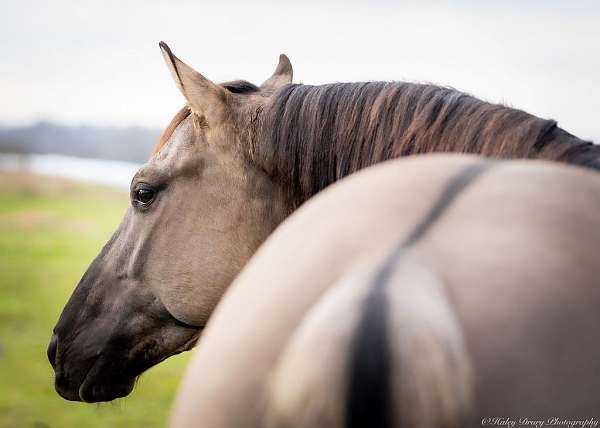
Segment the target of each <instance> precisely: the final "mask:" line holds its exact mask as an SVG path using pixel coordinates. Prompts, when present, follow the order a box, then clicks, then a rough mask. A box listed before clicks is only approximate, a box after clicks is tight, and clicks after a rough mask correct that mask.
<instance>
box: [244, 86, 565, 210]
mask: <svg viewBox="0 0 600 428" xmlns="http://www.w3.org/2000/svg"><path fill="white" fill-rule="evenodd" d="M262 123H263V125H262V127H261V129H262V130H261V133H260V135H259V136H258V138H256V139H255V142H254V143H253V146H252V147H251V157H252V160H253V161H254V162H255V163H258V164H260V165H261V166H262V167H263V168H264V169H265V170H266V171H267V172H269V173H271V174H273V175H274V176H277V177H278V178H279V179H281V180H282V181H284V182H287V184H288V185H290V186H291V187H292V191H293V192H294V193H295V194H297V195H298V196H299V197H300V199H302V200H303V199H306V198H308V197H310V196H312V195H313V194H315V193H317V192H318V191H319V190H321V189H323V188H324V187H326V186H327V185H329V184H331V183H332V182H334V181H336V180H338V179H340V178H342V177H344V176H346V175H348V174H350V173H352V172H354V171H357V170H359V169H362V168H364V167H367V166H369V165H372V164H375V163H378V162H381V161H384V160H387V159H391V158H396V157H399V156H404V155H410V154H417V153H428V152H463V153H480V154H483V155H487V156H492V157H501V158H509V157H532V156H534V155H535V154H536V152H538V151H539V150H540V147H539V144H538V145H537V146H536V143H538V140H540V139H543V137H544V135H546V134H547V132H548V129H549V128H552V127H553V126H555V125H556V122H554V121H551V120H545V119H541V118H538V117H536V116H533V115H531V114H528V113H526V112H524V111H521V110H517V109H513V108H510V107H506V106H503V105H498V104H491V103H488V102H485V101H482V100H480V99H477V98H475V97H473V96H470V95H468V94H465V93H462V92H459V91H457V90H455V89H452V88H448V87H440V86H435V85H430V84H415V83H406V82H360V83H334V84H327V85H321V86H310V85H300V84H291V85H287V86H285V87H283V88H282V89H281V90H280V91H278V92H277V93H275V94H274V95H273V97H272V98H271V100H270V101H269V103H268V104H267V105H266V106H265V107H264V111H263V118H262Z"/></svg>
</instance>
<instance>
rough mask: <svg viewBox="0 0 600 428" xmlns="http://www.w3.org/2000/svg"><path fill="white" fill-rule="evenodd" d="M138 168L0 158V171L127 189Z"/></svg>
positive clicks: (29, 157) (46, 157)
mask: <svg viewBox="0 0 600 428" xmlns="http://www.w3.org/2000/svg"><path fill="white" fill-rule="evenodd" d="M140 166H141V165H139V164H137V163H132V162H123V161H112V160H101V159H86V158H76V157H72V156H61V155H34V154H28V155H16V154H0V170H5V171H7V170H8V171H28V172H31V173H33V174H40V175H53V176H58V177H64V178H69V179H72V180H78V181H84V182H88V183H94V184H102V185H106V186H111V187H117V188H120V189H129V184H130V183H131V179H132V178H133V176H134V174H135V173H136V171H137V170H138V169H139V168H140Z"/></svg>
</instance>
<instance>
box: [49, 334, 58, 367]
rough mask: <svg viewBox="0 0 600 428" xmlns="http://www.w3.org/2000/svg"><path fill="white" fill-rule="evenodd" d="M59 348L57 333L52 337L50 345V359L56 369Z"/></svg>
mask: <svg viewBox="0 0 600 428" xmlns="http://www.w3.org/2000/svg"><path fill="white" fill-rule="evenodd" d="M57 349H58V336H56V334H53V335H52V338H51V339H50V344H49V345H48V352H47V353H48V361H50V364H51V365H52V368H53V369H54V371H56V350H57Z"/></svg>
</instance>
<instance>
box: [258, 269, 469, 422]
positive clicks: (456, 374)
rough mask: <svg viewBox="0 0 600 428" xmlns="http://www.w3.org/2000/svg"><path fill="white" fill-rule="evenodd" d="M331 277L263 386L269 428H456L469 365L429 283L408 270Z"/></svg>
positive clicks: (438, 287) (450, 317) (464, 412)
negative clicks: (267, 387)
mask: <svg viewBox="0 0 600 428" xmlns="http://www.w3.org/2000/svg"><path fill="white" fill-rule="evenodd" d="M380 269H381V262H380V261H379V262H378V263H376V264H370V265H367V266H364V265H363V266H361V267H359V268H354V269H353V270H351V271H349V272H348V273H347V274H346V275H344V276H343V277H341V279H340V280H338V281H337V283H336V284H334V285H333V286H332V287H331V288H330V289H329V290H328V291H327V292H326V293H325V294H324V296H323V297H322V298H321V299H320V300H319V302H318V303H317V304H316V305H315V306H314V307H313V308H312V309H311V310H310V311H309V312H308V314H307V315H306V317H305V318H304V320H303V321H302V323H301V324H300V326H299V327H298V328H297V329H296V331H295V333H294V334H293V336H292V337H291V339H290V341H289V343H288V345H287V347H286V349H285V350H284V351H283V353H282V355H281V356H280V359H279V362H278V365H277V366H276V368H275V370H274V373H273V377H272V379H271V383H270V390H269V406H268V410H267V411H268V415H267V419H268V422H269V426H273V427H298V428H299V427H353V428H354V427H357V428H358V427H372V426H378V427H392V426H393V427H416V428H429V427H444V428H458V427H462V426H464V422H465V420H466V418H467V417H468V415H469V413H470V405H471V376H470V363H469V358H468V355H467V352H466V349H465V345H464V342H463V338H462V332H461V327H460V326H459V324H458V322H457V320H456V318H455V316H454V313H453V311H452V309H451V308H450V306H449V303H448V302H447V300H446V297H445V289H444V286H443V284H442V283H441V282H440V281H439V280H438V278H437V277H436V276H435V275H434V274H433V273H431V272H429V271H428V270H426V269H423V268H421V267H420V266H418V265H416V264H412V263H411V262H410V261H406V260H405V261H403V262H401V263H399V264H398V265H397V266H394V267H393V270H392V272H391V275H390V276H389V277H388V278H387V281H386V282H385V283H378V281H377V278H378V275H377V272H378V271H379V270H380Z"/></svg>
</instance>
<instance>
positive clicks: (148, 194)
mask: <svg viewBox="0 0 600 428" xmlns="http://www.w3.org/2000/svg"><path fill="white" fill-rule="evenodd" d="M154 194H155V192H154V190H152V189H148V188H141V189H137V190H136V192H135V200H136V202H139V203H140V204H142V205H149V204H150V203H151V202H152V201H153V200H154Z"/></svg>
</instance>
